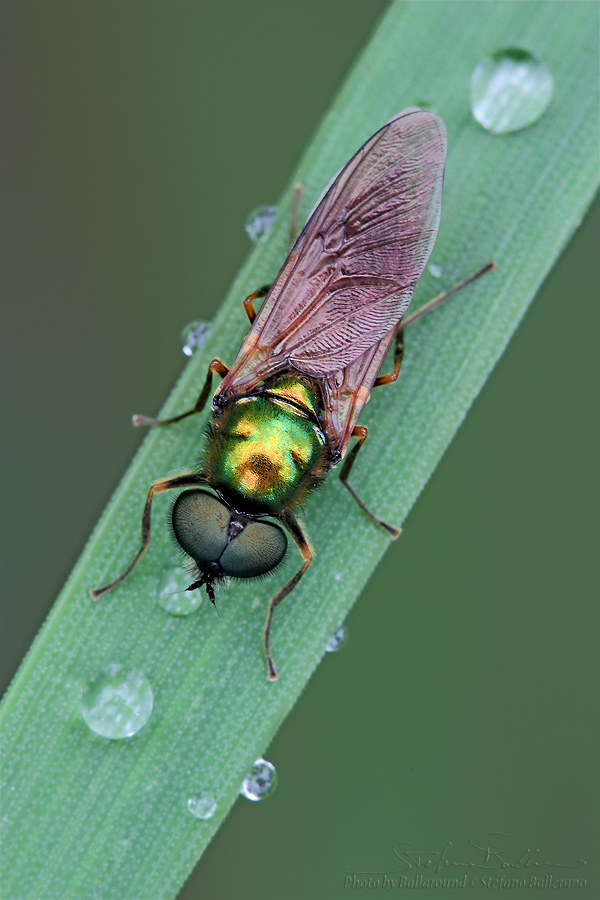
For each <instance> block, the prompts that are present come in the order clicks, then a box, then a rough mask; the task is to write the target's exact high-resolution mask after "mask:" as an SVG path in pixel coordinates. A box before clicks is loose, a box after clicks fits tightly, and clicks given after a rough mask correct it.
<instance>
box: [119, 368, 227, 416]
mask: <svg viewBox="0 0 600 900" xmlns="http://www.w3.org/2000/svg"><path fill="white" fill-rule="evenodd" d="M213 372H214V373H215V374H216V375H219V376H220V377H221V378H225V376H226V375H227V373H228V372H229V369H228V368H227V366H226V365H225V363H224V362H221V360H220V359H213V361H212V362H211V364H210V365H209V367H208V372H207V374H206V381H205V382H204V387H203V388H202V390H201V391H200V396H199V397H198V399H197V400H196V404H195V406H194V408H193V409H188V411H187V412H184V413H181V414H180V415H178V416H173V417H172V418H171V419H152V418H151V417H149V416H137V415H136V416H133V418H132V420H131V421H132V422H133V424H134V425H135V426H136V428H137V427H138V426H139V425H149V426H150V427H152V426H154V425H172V424H173V423H174V422H180V421H181V420H182V419H186V418H187V417H188V416H193V415H194V413H199V412H202V410H203V409H204V407H205V406H206V401H207V400H208V398H209V396H210V392H211V387H212V376H213Z"/></svg>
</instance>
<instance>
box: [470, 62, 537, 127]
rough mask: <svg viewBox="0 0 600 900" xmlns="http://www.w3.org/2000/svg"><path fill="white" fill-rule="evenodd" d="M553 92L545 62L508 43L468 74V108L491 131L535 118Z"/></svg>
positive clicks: (528, 122) (529, 122)
mask: <svg viewBox="0 0 600 900" xmlns="http://www.w3.org/2000/svg"><path fill="white" fill-rule="evenodd" d="M553 92H554V80H553V78H552V73H551V72H550V69H549V68H548V66H546V65H545V64H544V63H543V62H540V60H539V59H536V58H535V56H532V55H531V53H528V52H527V50H520V49H518V48H517V47H510V48H508V49H506V50H500V51H499V52H498V53H494V55H493V56H486V57H485V59H482V60H481V62H480V63H479V64H478V65H477V66H476V67H475V70H474V72H473V74H472V76H471V112H472V113H473V116H474V117H475V119H476V120H477V121H478V122H479V124H480V125H482V126H483V127H484V128H485V129H487V131H491V132H492V134H504V133H505V132H507V131H519V129H521V128H526V126H527V125H531V124H532V122H536V121H537V120H538V119H539V118H540V116H541V115H542V113H543V112H544V111H545V109H546V108H547V106H548V104H549V103H550V100H551V99H552V94H553Z"/></svg>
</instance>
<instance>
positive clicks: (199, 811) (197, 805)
mask: <svg viewBox="0 0 600 900" xmlns="http://www.w3.org/2000/svg"><path fill="white" fill-rule="evenodd" d="M187 808H188V809H189V811H190V812H191V814H192V815H193V816H196V818H197V819H211V818H212V817H213V816H214V814H215V812H216V809H217V801H216V800H215V798H214V797H213V795H212V794H211V793H210V791H202V792H201V793H200V794H196V795H195V796H194V797H190V798H189V800H188V802H187Z"/></svg>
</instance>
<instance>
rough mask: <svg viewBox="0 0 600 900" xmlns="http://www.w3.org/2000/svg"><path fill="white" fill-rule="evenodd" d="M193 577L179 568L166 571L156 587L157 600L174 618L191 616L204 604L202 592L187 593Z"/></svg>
mask: <svg viewBox="0 0 600 900" xmlns="http://www.w3.org/2000/svg"><path fill="white" fill-rule="evenodd" d="M190 583H191V577H190V576H189V575H188V573H187V572H186V571H185V569H181V568H179V567H176V568H173V569H165V571H164V572H163V573H162V575H161V576H160V578H159V579H158V584H157V585H156V599H157V600H158V603H159V604H160V605H161V606H162V608H163V609H164V610H166V611H167V612H168V613H170V614H171V615H172V616H189V614H190V613H193V612H195V611H196V610H197V609H198V607H199V606H200V605H201V604H202V599H203V597H202V594H201V593H200V591H186V588H187V587H189V585H190Z"/></svg>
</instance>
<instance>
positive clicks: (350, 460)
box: [340, 367, 402, 539]
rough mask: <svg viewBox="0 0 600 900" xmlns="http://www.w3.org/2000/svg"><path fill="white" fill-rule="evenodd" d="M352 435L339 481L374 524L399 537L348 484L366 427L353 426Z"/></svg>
mask: <svg viewBox="0 0 600 900" xmlns="http://www.w3.org/2000/svg"><path fill="white" fill-rule="evenodd" d="M398 368H399V367H398ZM393 375H394V373H393V372H392V373H390V378H391V377H392V376H393ZM394 380H395V378H394ZM352 437H355V438H357V442H356V444H355V445H354V447H353V448H352V450H351V451H350V453H349V454H348V456H347V457H346V460H345V462H344V465H343V466H342V471H341V472H340V481H341V482H342V484H343V485H344V487H347V488H348V490H349V491H350V493H351V494H352V496H353V497H354V499H355V500H356V502H357V503H358V505H359V506H360V508H361V509H362V511H363V512H365V513H366V514H367V515H368V517H369V518H370V519H372V520H373V522H375V524H376V525H380V526H381V528H385V530H386V531H387V532H388V534H390V535H391V537H392V538H393V539H395V538H397V537H400V535H401V534H402V529H401V528H393V527H392V526H391V525H388V524H387V522H384V521H383V519H380V518H379V517H378V516H376V515H375V514H374V513H372V512H371V510H370V509H369V508H368V507H367V506H365V504H364V503H363V502H362V500H361V499H360V497H359V496H358V494H357V493H356V491H355V490H354V488H353V487H351V485H349V484H348V476H349V475H350V470H351V469H352V466H353V465H354V460H355V459H356V457H357V455H358V451H359V450H360V448H361V447H362V445H363V444H364V442H365V441H366V439H367V429H366V428H365V426H364V425H355V426H354V428H353V429H352Z"/></svg>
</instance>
